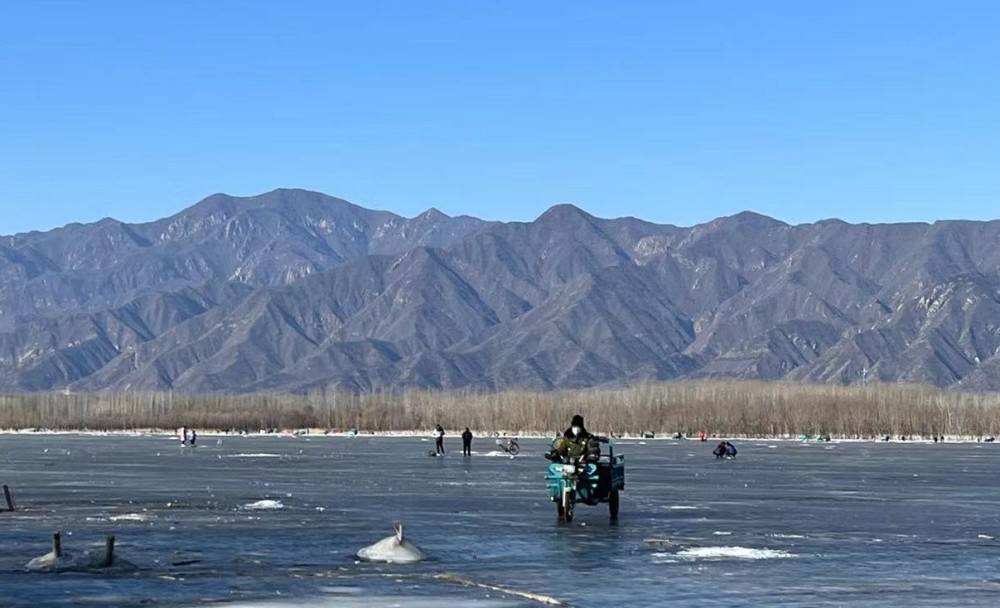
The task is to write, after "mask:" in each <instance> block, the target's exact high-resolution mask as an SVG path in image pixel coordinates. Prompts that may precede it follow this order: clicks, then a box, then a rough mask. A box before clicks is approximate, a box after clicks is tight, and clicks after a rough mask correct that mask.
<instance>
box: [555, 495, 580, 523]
mask: <svg viewBox="0 0 1000 608" xmlns="http://www.w3.org/2000/svg"><path fill="white" fill-rule="evenodd" d="M574 506H576V498H575V497H574V496H573V495H572V494H570V493H566V494H565V495H564V496H563V502H561V503H556V507H557V509H558V512H559V521H564V522H566V523H572V521H573V507H574Z"/></svg>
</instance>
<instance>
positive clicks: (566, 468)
mask: <svg viewBox="0 0 1000 608" xmlns="http://www.w3.org/2000/svg"><path fill="white" fill-rule="evenodd" d="M563 473H565V474H567V475H572V474H574V473H576V465H575V464H564V465H563Z"/></svg>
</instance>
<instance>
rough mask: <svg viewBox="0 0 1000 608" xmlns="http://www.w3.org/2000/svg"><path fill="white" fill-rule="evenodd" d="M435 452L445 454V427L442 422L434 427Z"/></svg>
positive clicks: (440, 454)
mask: <svg viewBox="0 0 1000 608" xmlns="http://www.w3.org/2000/svg"><path fill="white" fill-rule="evenodd" d="M434 453H435V454H437V455H439V456H444V429H443V428H441V425H440V424H439V425H437V428H435V429H434Z"/></svg>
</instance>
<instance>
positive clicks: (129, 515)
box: [108, 513, 149, 522]
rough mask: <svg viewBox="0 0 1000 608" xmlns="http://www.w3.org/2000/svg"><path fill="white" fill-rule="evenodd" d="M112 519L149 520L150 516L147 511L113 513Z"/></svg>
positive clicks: (110, 518)
mask: <svg viewBox="0 0 1000 608" xmlns="http://www.w3.org/2000/svg"><path fill="white" fill-rule="evenodd" d="M108 519H109V520H110V521H140V522H142V521H149V516H148V515H146V514H145V513H124V514H122V515H112V516H111V517H109V518H108Z"/></svg>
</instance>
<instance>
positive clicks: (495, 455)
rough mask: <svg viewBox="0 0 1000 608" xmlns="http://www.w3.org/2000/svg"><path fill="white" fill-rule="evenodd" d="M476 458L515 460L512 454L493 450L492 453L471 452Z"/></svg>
mask: <svg viewBox="0 0 1000 608" xmlns="http://www.w3.org/2000/svg"><path fill="white" fill-rule="evenodd" d="M473 454H475V455H477V456H486V457H488V458H516V456H515V455H513V454H508V453H507V452H503V451H500V450H493V451H492V452H482V453H480V452H473Z"/></svg>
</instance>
